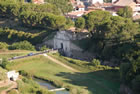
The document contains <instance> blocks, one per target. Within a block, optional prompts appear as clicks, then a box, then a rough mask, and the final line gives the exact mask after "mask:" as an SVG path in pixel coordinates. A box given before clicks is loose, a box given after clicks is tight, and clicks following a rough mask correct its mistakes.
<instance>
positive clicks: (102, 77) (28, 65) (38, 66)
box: [8, 56, 120, 94]
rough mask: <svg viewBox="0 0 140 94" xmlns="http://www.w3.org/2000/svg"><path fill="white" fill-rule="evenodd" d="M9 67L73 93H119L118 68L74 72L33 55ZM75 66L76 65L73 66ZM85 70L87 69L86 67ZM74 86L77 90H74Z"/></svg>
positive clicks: (42, 57)
mask: <svg viewBox="0 0 140 94" xmlns="http://www.w3.org/2000/svg"><path fill="white" fill-rule="evenodd" d="M8 68H9V69H16V70H25V71H27V72H29V73H31V74H33V75H34V76H36V77H39V78H42V79H46V80H51V81H54V82H55V84H57V85H60V86H62V87H66V88H71V92H75V93H74V94H78V92H80V94H88V93H86V92H85V90H84V89H83V88H85V89H86V90H88V91H89V92H90V94H119V86H120V83H119V81H118V79H119V76H118V75H119V72H118V70H100V71H95V72H92V71H88V72H87V71H85V70H83V71H82V72H79V73H74V72H72V71H71V70H68V69H66V68H64V67H62V66H61V65H57V64H56V63H54V62H52V61H50V60H48V59H47V58H46V57H44V56H34V57H29V58H25V59H21V60H16V61H14V62H13V63H11V64H9V65H8ZM75 68H76V67H75ZM81 69H83V68H81ZM86 70H87V69H86ZM74 88H76V89H78V90H79V91H78V90H74Z"/></svg>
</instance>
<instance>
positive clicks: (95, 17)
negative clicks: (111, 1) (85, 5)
mask: <svg viewBox="0 0 140 94" xmlns="http://www.w3.org/2000/svg"><path fill="white" fill-rule="evenodd" d="M110 17H111V14H110V13H109V12H107V11H94V12H91V13H89V14H87V15H85V16H84V18H85V21H86V24H85V27H86V29H88V30H89V31H91V32H94V31H96V30H98V29H102V30H104V28H103V27H102V28H101V27H100V25H102V24H106V23H107V22H108V21H109V20H110Z"/></svg>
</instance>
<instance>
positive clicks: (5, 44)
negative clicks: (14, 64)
mask: <svg viewBox="0 0 140 94" xmlns="http://www.w3.org/2000/svg"><path fill="white" fill-rule="evenodd" d="M0 49H8V44H7V43H5V42H0Z"/></svg>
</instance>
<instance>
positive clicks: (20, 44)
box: [9, 41, 35, 51]
mask: <svg viewBox="0 0 140 94" xmlns="http://www.w3.org/2000/svg"><path fill="white" fill-rule="evenodd" d="M9 49H11V50H14V49H21V50H31V51H34V50H35V47H34V46H33V45H32V44H31V43H30V42H28V41H21V42H16V43H13V44H12V45H10V46H9Z"/></svg>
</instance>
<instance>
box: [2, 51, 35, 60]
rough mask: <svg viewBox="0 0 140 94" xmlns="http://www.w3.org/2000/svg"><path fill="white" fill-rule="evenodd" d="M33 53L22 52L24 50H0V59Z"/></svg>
mask: <svg viewBox="0 0 140 94" xmlns="http://www.w3.org/2000/svg"><path fill="white" fill-rule="evenodd" d="M31 52H35V51H26V50H25V51H24V50H7V51H3V50H0V58H12V57H15V56H22V55H27V54H28V53H31Z"/></svg>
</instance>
